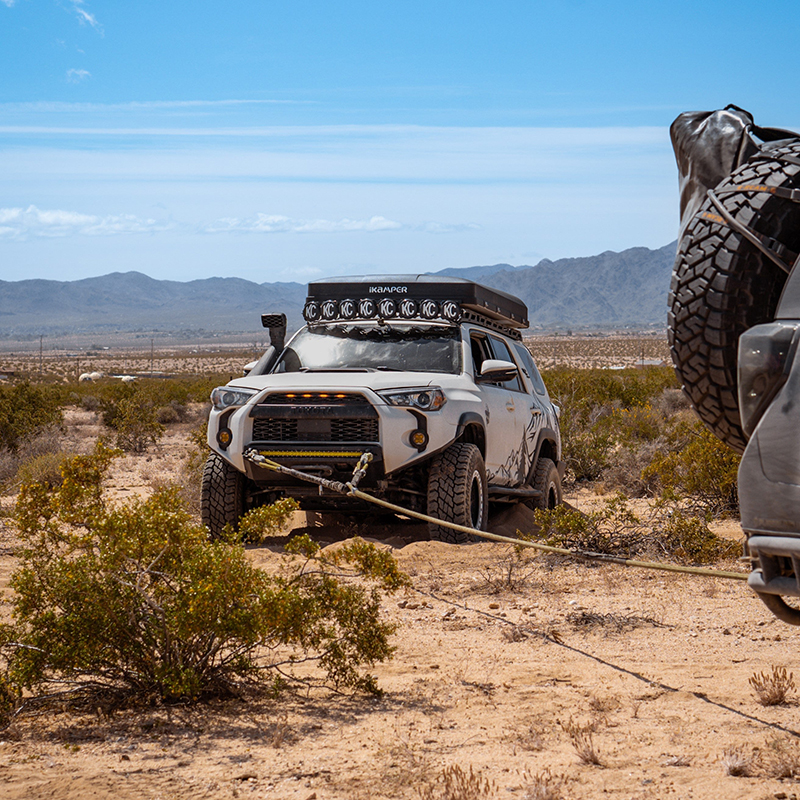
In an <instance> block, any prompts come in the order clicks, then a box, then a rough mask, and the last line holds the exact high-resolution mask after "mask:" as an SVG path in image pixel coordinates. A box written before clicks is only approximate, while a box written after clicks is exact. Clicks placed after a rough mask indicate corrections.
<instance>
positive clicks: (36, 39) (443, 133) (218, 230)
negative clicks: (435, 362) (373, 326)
mask: <svg viewBox="0 0 800 800" xmlns="http://www.w3.org/2000/svg"><path fill="white" fill-rule="evenodd" d="M799 29H800V5H798V4H796V3H790V2H783V1H782V0H778V1H777V2H773V3H772V4H770V6H769V13H759V11H758V10H757V8H755V7H754V6H753V5H752V4H750V3H743V2H728V3H722V2H716V0H710V2H705V3H702V4H699V3H696V2H683V0H680V1H679V2H658V1H657V0H656V1H655V2H649V3H642V2H625V1H623V0H606V2H593V0H550V1H549V2H537V0H528V2H522V1H521V0H507V1H506V2H503V0H498V1H497V2H494V3H488V2H468V1H465V0H462V2H458V3H456V2H436V1H435V0H428V2H425V3H422V2H415V1H414V0H404V2H396V3H377V2H342V3H338V4H334V3H331V2H329V0H328V2H304V1H303V0H296V2H293V3H287V2H280V3H278V2H272V0H259V1H258V2H255V1H253V2H251V1H249V0H247V1H244V0H243V1H242V2H234V1H233V0H232V2H229V3H219V2H214V3H212V2H203V1H199V2H198V1H197V0H195V2H192V3H188V2H183V0H171V2H169V3H165V2H163V0H161V2H138V3H135V4H133V3H119V2H117V3H110V2H101V1H100V0H82V1H81V0H0V69H1V70H2V71H1V72H0V74H1V75H2V81H1V82H0V87H2V91H0V279H4V280H21V279H24V278H32V277H38V278H54V279H59V280H71V279H76V278H83V277H89V276H92V275H101V274H105V273H108V272H113V271H127V270H139V271H141V272H145V273H147V274H149V275H152V276H153V277H157V278H171V279H176V280H189V279H192V278H202V277H209V276H212V275H221V276H238V277H243V278H248V279H250V280H256V281H259V282H263V281H274V280H298V281H306V280H309V279H313V278H315V277H321V276H325V275H333V274H348V273H362V272H383V273H391V272H412V271H429V270H436V269H441V268H444V267H451V266H470V265H474V264H490V263H497V262H508V263H512V264H530V263H536V262H537V261H538V260H540V259H541V258H543V257H548V258H551V259H556V258H560V257H564V256H580V255H591V254H594V253H598V252H601V251H603V250H621V249H624V248H627V247H632V246H637V245H645V246H648V247H659V246H662V245H664V244H666V243H667V242H669V241H671V240H672V239H674V238H675V236H676V234H677V176H676V171H675V166H674V162H673V159H672V153H671V148H670V145H669V139H668V133H667V128H668V126H669V123H670V122H671V121H672V119H673V118H674V117H675V116H676V115H677V114H678V113H680V112H681V111H684V110H689V109H712V108H719V107H722V106H724V105H725V104H727V103H731V102H733V103H736V104H737V105H740V106H743V107H745V108H748V109H749V110H751V111H752V112H753V113H754V114H755V116H756V120H757V121H758V122H759V123H761V124H764V125H775V126H785V127H794V128H798V127H800V111H799V110H798V109H796V108H795V107H794V105H793V103H792V98H794V97H796V96H797V95H798V92H797V89H798V75H799V73H800V67H799V66H797V65H796V63H795V60H793V59H792V58H791V53H793V52H794V46H795V39H796V34H797V32H798V30H799ZM773 61H774V65H773V63H772V62H773Z"/></svg>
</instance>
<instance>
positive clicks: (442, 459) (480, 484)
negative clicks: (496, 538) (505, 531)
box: [428, 443, 489, 544]
mask: <svg viewBox="0 0 800 800" xmlns="http://www.w3.org/2000/svg"><path fill="white" fill-rule="evenodd" d="M488 511H489V492H488V486H487V484H486V467H485V465H484V463H483V456H481V451H480V450H479V449H478V448H477V447H476V446H475V445H474V444H463V443H456V444H452V445H450V447H448V448H447V450H445V451H444V452H443V453H441V454H440V455H439V456H437V457H436V458H435V459H434V460H433V463H432V464H431V470H430V474H429V476H428V516H431V517H435V518H436V519H441V520H445V521H446V522H454V523H456V524H457V525H464V526H465V527H468V528H476V529H477V530H485V528H486V521H487V518H488ZM428 531H429V533H430V537H431V539H433V540H435V541H438V542H450V543H451V544H466V543H467V542H469V541H471V539H472V536H471V535H470V534H469V533H465V532H464V531H454V530H452V529H451V528H445V527H443V526H441V525H436V524H435V523H433V522H429V523H428Z"/></svg>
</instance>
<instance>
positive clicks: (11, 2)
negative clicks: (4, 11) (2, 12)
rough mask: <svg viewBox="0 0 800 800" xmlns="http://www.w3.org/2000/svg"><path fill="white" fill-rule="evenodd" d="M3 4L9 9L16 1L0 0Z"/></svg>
mask: <svg viewBox="0 0 800 800" xmlns="http://www.w3.org/2000/svg"><path fill="white" fill-rule="evenodd" d="M0 2H1V3H4V4H5V5H6V6H7V7H8V8H11V6H13V5H14V0H0Z"/></svg>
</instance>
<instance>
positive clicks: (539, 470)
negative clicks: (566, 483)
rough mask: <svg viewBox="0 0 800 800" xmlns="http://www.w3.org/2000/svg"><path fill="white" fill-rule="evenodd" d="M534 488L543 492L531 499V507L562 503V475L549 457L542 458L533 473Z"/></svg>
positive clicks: (549, 506) (552, 506) (554, 505)
mask: <svg viewBox="0 0 800 800" xmlns="http://www.w3.org/2000/svg"><path fill="white" fill-rule="evenodd" d="M533 488H534V489H538V490H539V491H540V492H541V495H539V497H534V498H533V499H532V500H531V501H530V507H531V508H545V509H547V508H555V507H556V506H559V505H561V501H562V494H561V476H560V475H559V474H558V469H557V468H556V465H555V464H554V463H553V462H552V461H551V460H550V459H549V458H540V459H539V461H538V462H537V463H536V469H535V470H534V473H533Z"/></svg>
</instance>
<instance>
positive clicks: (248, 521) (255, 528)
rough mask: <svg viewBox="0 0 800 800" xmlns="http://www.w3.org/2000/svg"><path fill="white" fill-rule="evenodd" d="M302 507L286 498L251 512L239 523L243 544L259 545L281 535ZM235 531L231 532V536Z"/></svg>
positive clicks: (291, 499)
mask: <svg viewBox="0 0 800 800" xmlns="http://www.w3.org/2000/svg"><path fill="white" fill-rule="evenodd" d="M298 508H300V506H299V505H298V504H297V501H296V500H294V499H293V498H291V497H284V498H282V499H280V500H277V501H276V502H274V503H271V504H270V505H266V506H259V507H258V508H254V509H253V510H252V511H249V512H248V513H247V514H245V515H244V517H242V520H241V521H240V522H239V536H240V537H241V540H242V541H243V542H253V543H256V544H259V543H261V542H263V541H264V540H265V539H267V538H269V537H270V536H275V534H277V533H279V532H280V531H281V530H282V529H283V528H284V527H285V526H286V523H287V522H288V521H289V518H290V517H291V516H292V514H293V513H294V512H295V511H297V509H298ZM232 533H233V531H231V534H232Z"/></svg>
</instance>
